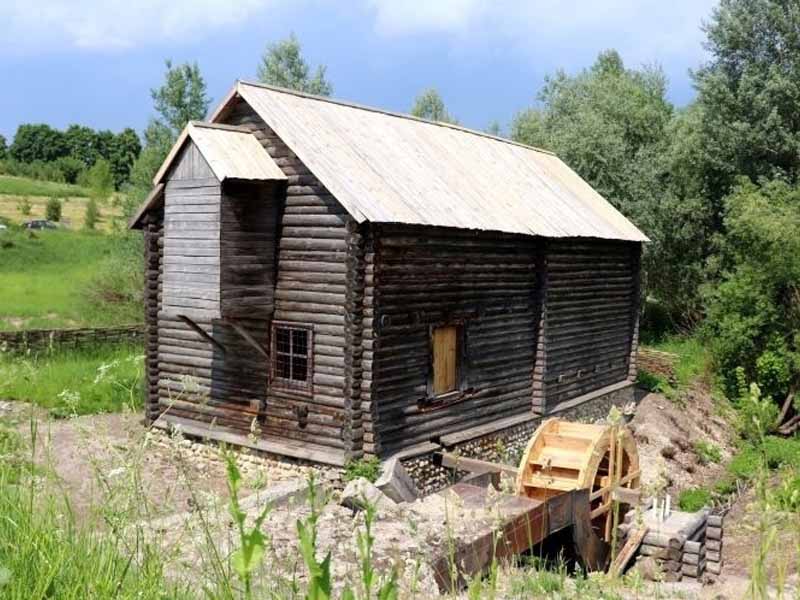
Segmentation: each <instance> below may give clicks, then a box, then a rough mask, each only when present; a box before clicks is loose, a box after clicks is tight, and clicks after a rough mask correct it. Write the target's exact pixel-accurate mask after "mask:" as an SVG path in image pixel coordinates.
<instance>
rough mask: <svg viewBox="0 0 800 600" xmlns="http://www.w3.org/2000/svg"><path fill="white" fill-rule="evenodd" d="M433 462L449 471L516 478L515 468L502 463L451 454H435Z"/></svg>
mask: <svg viewBox="0 0 800 600" xmlns="http://www.w3.org/2000/svg"><path fill="white" fill-rule="evenodd" d="M433 462H434V463H435V464H437V465H439V466H442V467H447V468H449V469H458V470H461V471H469V472H470V473H507V474H509V475H513V476H514V477H516V476H517V468H516V467H512V466H511V465H505V464H503V463H493V462H489V461H486V460H478V459H477V458H467V457H465V456H459V455H458V454H453V453H451V452H436V453H435V454H434V455H433Z"/></svg>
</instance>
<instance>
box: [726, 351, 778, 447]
mask: <svg viewBox="0 0 800 600" xmlns="http://www.w3.org/2000/svg"><path fill="white" fill-rule="evenodd" d="M736 381H737V383H736V387H737V389H738V390H739V400H737V402H736V403H735V405H736V408H737V409H738V415H737V419H738V422H737V425H738V428H739V433H740V434H741V436H742V437H743V438H744V439H745V440H747V441H748V442H749V443H751V444H758V443H760V442H761V440H762V439H763V437H764V436H765V435H766V434H768V433H771V432H772V431H773V430H774V429H775V426H776V422H777V420H778V413H779V408H778V405H777V404H775V402H773V401H772V399H771V398H769V397H767V398H763V397H762V395H761V389H760V388H759V387H758V384H755V383H751V384H750V386H749V387H748V386H747V385H746V383H745V376H744V369H742V368H741V367H739V368H738V369H736Z"/></svg>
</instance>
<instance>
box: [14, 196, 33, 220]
mask: <svg viewBox="0 0 800 600" xmlns="http://www.w3.org/2000/svg"><path fill="white" fill-rule="evenodd" d="M31 208H33V207H32V206H31V201H30V200H28V198H27V196H23V197H22V198H21V199H20V201H19V202H17V210H18V211H19V212H20V213H21V214H22V215H23V216H25V217H28V216H30V214H31Z"/></svg>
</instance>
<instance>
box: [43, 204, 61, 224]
mask: <svg viewBox="0 0 800 600" xmlns="http://www.w3.org/2000/svg"><path fill="white" fill-rule="evenodd" d="M61 208H62V202H61V199H60V198H50V199H49V200H48V201H47V207H46V208H45V218H46V219H47V220H48V221H56V222H58V221H60V220H61Z"/></svg>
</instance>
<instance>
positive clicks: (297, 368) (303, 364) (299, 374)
mask: <svg viewBox="0 0 800 600" xmlns="http://www.w3.org/2000/svg"><path fill="white" fill-rule="evenodd" d="M292 379H294V380H295V381H305V380H306V379H308V359H307V358H306V357H305V356H297V355H295V356H293V357H292Z"/></svg>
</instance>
